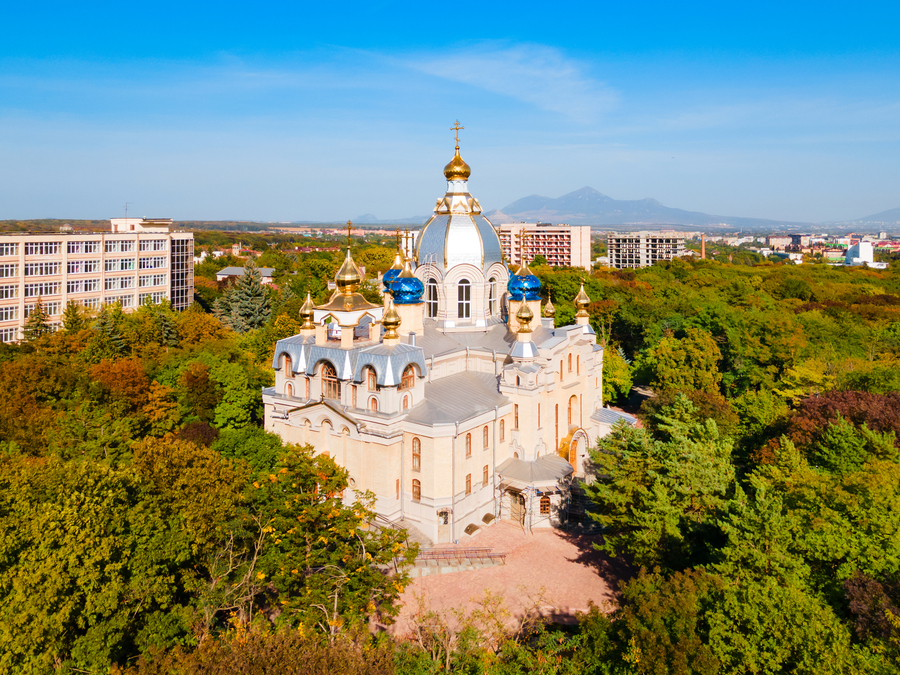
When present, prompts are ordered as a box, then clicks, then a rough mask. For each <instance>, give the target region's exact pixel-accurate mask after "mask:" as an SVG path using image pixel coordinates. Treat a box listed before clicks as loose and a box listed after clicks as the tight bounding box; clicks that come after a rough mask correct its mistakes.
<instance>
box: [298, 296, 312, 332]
mask: <svg viewBox="0 0 900 675" xmlns="http://www.w3.org/2000/svg"><path fill="white" fill-rule="evenodd" d="M314 307H315V305H313V301H312V296H311V295H310V294H309V291H306V302H304V303H303V307H301V308H300V318H301V319H302V320H303V325H301V326H300V328H305V329H309V328H315V325H314V324H313V321H312V319H313V308H314Z"/></svg>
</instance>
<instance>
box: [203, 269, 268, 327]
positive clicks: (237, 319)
mask: <svg viewBox="0 0 900 675" xmlns="http://www.w3.org/2000/svg"><path fill="white" fill-rule="evenodd" d="M271 312H272V299H271V296H270V295H269V291H268V289H267V288H266V287H265V286H263V284H262V275H261V274H260V272H259V268H257V266H256V263H254V262H253V261H252V260H248V261H247V264H246V266H245V267H244V276H242V277H241V278H240V279H238V281H237V283H236V284H235V285H234V287H233V288H231V289H230V290H229V291H228V292H227V293H226V294H225V295H223V296H222V297H221V298H219V299H218V300H216V304H215V305H214V306H213V314H215V315H216V317H218V318H219V319H220V320H221V321H222V323H224V324H225V325H226V326H228V327H229V328H231V329H232V330H234V331H236V332H238V333H246V332H247V331H251V330H254V329H256V328H261V327H262V326H264V325H265V323H266V321H268V319H269V315H270V314H271Z"/></svg>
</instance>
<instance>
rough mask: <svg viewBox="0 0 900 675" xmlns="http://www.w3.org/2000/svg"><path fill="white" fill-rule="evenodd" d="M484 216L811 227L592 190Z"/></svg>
mask: <svg viewBox="0 0 900 675" xmlns="http://www.w3.org/2000/svg"><path fill="white" fill-rule="evenodd" d="M486 215H487V216H488V218H490V219H491V221H492V222H498V223H503V222H517V221H522V220H525V221H541V222H552V223H570V224H573V225H644V224H646V225H723V226H730V227H740V228H747V229H755V228H772V227H777V226H782V227H791V228H797V227H808V226H809V225H810V223H794V222H789V221H780V220H765V219H763V218H740V217H734V216H717V215H710V214H708V213H701V212H699V211H685V210H684V209H674V208H671V207H668V206H664V205H663V204H660V203H659V202H658V201H656V200H655V199H635V200H620V199H613V198H612V197H608V196H606V195H605V194H603V193H601V192H598V191H597V190H595V189H594V188H591V187H583V188H581V189H580V190H575V192H570V193H569V194H566V195H563V196H562V197H555V198H554V197H542V196H541V195H531V196H529V197H524V198H523V199H519V200H517V201H514V202H513V203H512V204H509V205H508V206H506V207H504V208H502V209H499V210H498V211H492V212H490V213H488V214H486Z"/></svg>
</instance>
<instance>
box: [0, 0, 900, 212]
mask: <svg viewBox="0 0 900 675" xmlns="http://www.w3.org/2000/svg"><path fill="white" fill-rule="evenodd" d="M898 25H900V3H897V2H884V3H866V2H856V3H850V2H842V3H834V2H817V3H805V2H786V1H785V0H782V1H781V2H754V3H724V2H716V3H706V2H689V1H682V2H677V3H675V2H671V1H669V2H659V3H653V2H632V3H623V2H616V3H610V2H591V3H583V4H582V3H556V4H554V3H546V2H540V3H538V2H528V1H524V0H523V1H521V2H516V3H501V2H494V3H485V2H482V3H473V2H468V3H446V2H442V3H437V2H387V1H384V0H371V1H370V2H367V3H355V2H345V3H322V2H317V3H311V2H293V3H266V2H258V3H233V2H227V1H223V2H217V3H203V4H199V3H190V2H167V1H165V0H163V1H158V2H155V3H122V2H121V1H119V2H115V3H111V2H110V3H107V2H91V3H72V2H67V3H57V2H52V1H51V2H45V3H38V4H36V3H24V2H18V3H12V2H6V3H0V27H2V30H0V35H2V37H0V219H11V218H16V219H27V218H71V219H77V218H110V217H117V216H121V215H124V212H125V204H126V202H127V203H128V204H129V206H128V213H129V215H135V216H148V217H150V216H155V217H171V218H174V219H176V220H195V219H207V220H258V221H318V220H323V221H343V220H346V219H348V218H355V217H357V216H359V215H360V214H374V215H375V216H377V217H378V218H382V219H389V218H407V217H412V216H423V217H424V216H427V215H428V214H430V213H431V210H432V208H433V206H434V202H435V200H436V198H437V197H439V196H441V195H442V194H443V193H444V191H445V189H446V183H445V182H444V179H443V175H442V173H441V172H442V169H443V166H444V164H446V163H447V162H448V161H449V160H450V158H451V157H452V155H453V146H454V140H453V132H452V131H450V127H451V126H452V125H453V123H454V122H455V120H457V119H458V120H459V121H460V124H461V125H463V126H464V127H465V129H464V130H463V131H461V132H460V145H461V154H462V156H463V158H464V159H465V160H466V161H467V162H468V163H469V165H470V166H471V167H472V177H471V179H470V181H469V186H470V189H471V191H472V193H473V195H475V196H476V197H478V198H479V201H480V202H481V204H482V206H483V207H484V208H485V210H491V209H494V208H503V207H504V206H506V205H507V204H509V203H511V202H513V201H515V200H516V199H519V198H522V197H525V196H528V195H531V194H540V195H544V196H548V197H558V196H561V195H563V194H565V193H568V192H571V191H573V190H577V189H579V188H581V187H583V186H591V187H593V188H595V189H597V190H599V191H600V192H602V193H604V194H606V195H609V196H610V197H613V198H615V199H642V198H645V197H652V198H654V199H657V200H659V201H660V202H662V203H663V204H665V205H666V206H672V207H677V208H683V209H688V210H694V211H704V212H706V213H714V214H722V215H730V216H746V217H757V218H772V219H778V220H791V221H799V222H826V221H841V220H850V219H855V218H861V217H863V216H866V215H869V214H874V213H877V212H880V211H883V210H886V209H890V208H895V207H900V180H898V178H900V32H898V31H897V26H898Z"/></svg>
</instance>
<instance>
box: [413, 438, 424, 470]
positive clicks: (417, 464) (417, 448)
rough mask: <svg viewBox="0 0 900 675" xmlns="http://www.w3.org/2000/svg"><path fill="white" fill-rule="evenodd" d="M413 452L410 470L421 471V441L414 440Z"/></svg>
mask: <svg viewBox="0 0 900 675" xmlns="http://www.w3.org/2000/svg"><path fill="white" fill-rule="evenodd" d="M412 446H413V451H412V468H413V471H421V470H422V441H420V440H419V439H418V438H414V439H413V442H412Z"/></svg>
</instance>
